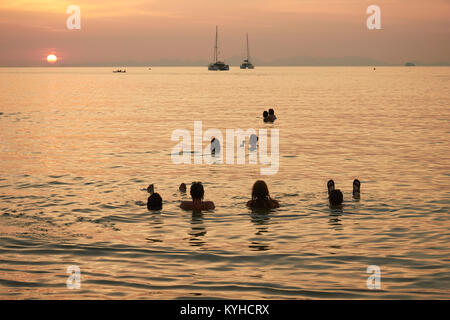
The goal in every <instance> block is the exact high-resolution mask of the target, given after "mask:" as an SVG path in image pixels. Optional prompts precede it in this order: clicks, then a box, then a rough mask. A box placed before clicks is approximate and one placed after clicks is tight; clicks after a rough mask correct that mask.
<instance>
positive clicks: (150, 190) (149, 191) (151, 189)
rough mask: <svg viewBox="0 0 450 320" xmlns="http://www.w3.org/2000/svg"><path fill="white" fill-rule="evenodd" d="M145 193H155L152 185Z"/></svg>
mask: <svg viewBox="0 0 450 320" xmlns="http://www.w3.org/2000/svg"><path fill="white" fill-rule="evenodd" d="M147 192H148V193H150V194H153V192H155V188H154V186H153V183H152V184H151V185H149V186H148V187H147Z"/></svg>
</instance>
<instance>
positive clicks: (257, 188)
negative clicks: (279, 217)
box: [247, 180, 280, 209]
mask: <svg viewBox="0 0 450 320" xmlns="http://www.w3.org/2000/svg"><path fill="white" fill-rule="evenodd" d="M247 207H250V208H252V209H275V208H279V207H280V204H279V203H278V201H277V200H275V199H272V198H271V197H270V194H269V188H268V187H267V184H266V183H265V182H264V181H262V180H258V181H256V182H255V183H254V184H253V188H252V200H249V201H248V202H247Z"/></svg>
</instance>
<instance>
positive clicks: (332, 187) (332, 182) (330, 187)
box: [327, 179, 334, 194]
mask: <svg viewBox="0 0 450 320" xmlns="http://www.w3.org/2000/svg"><path fill="white" fill-rule="evenodd" d="M327 189H328V194H330V192H331V191H333V190H334V181H333V180H331V179H330V180H328V182H327Z"/></svg>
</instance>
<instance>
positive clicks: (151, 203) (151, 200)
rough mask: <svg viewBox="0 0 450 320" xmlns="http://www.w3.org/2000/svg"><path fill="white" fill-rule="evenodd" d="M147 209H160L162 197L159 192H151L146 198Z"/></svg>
mask: <svg viewBox="0 0 450 320" xmlns="http://www.w3.org/2000/svg"><path fill="white" fill-rule="evenodd" d="M147 209H148V210H160V209H162V198H161V196H160V195H159V193H153V194H152V195H151V196H150V197H148V200H147Z"/></svg>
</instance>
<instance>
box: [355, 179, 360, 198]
mask: <svg viewBox="0 0 450 320" xmlns="http://www.w3.org/2000/svg"><path fill="white" fill-rule="evenodd" d="M360 193H361V182H360V181H359V180H358V179H355V180H353V195H354V196H355V197H357V196H359V194H360Z"/></svg>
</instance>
